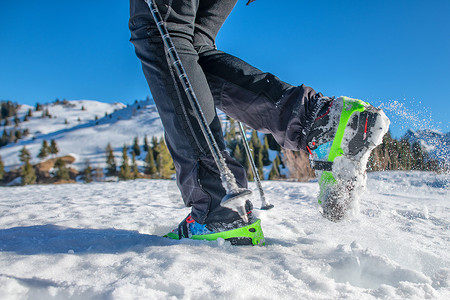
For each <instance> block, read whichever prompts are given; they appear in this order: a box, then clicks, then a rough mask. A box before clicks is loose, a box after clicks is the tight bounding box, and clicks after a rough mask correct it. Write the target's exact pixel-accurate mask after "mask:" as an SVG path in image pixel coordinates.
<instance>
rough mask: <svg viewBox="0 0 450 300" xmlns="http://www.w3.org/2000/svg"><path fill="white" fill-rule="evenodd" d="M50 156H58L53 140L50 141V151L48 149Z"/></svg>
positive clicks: (56, 146)
mask: <svg viewBox="0 0 450 300" xmlns="http://www.w3.org/2000/svg"><path fill="white" fill-rule="evenodd" d="M49 152H50V154H53V155H54V156H56V154H58V152H59V149H58V145H56V142H55V140H51V141H50V149H49Z"/></svg>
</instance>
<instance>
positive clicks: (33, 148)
mask: <svg viewBox="0 0 450 300" xmlns="http://www.w3.org/2000/svg"><path fill="white" fill-rule="evenodd" d="M68 102H69V105H48V106H46V108H48V110H49V113H50V114H51V115H52V118H50V119H49V118H44V119H43V118H41V116H40V114H38V113H35V116H33V117H32V118H30V120H29V121H27V122H23V123H21V127H22V128H23V129H24V128H28V129H29V130H30V136H29V137H28V138H26V139H23V140H19V142H18V143H17V144H9V145H7V146H6V147H3V148H1V149H0V155H1V156H2V158H3V161H4V163H5V165H6V166H7V167H8V168H15V167H17V166H18V165H19V163H20V162H19V158H18V154H19V151H20V149H22V147H23V146H26V147H27V149H28V150H29V151H30V152H31V155H32V157H33V160H32V163H37V162H39V159H37V158H36V157H37V155H38V153H39V149H40V148H41V145H42V141H43V140H47V141H48V142H49V141H50V140H51V139H54V140H55V141H56V143H57V145H58V148H59V154H58V155H68V154H72V155H73V156H74V157H75V158H76V162H75V164H74V165H75V167H78V168H83V166H84V164H85V162H86V160H89V161H90V163H91V165H93V166H100V167H104V166H105V162H106V156H105V149H106V146H107V144H108V143H111V145H112V147H113V148H114V150H115V152H114V154H115V156H116V158H117V160H118V161H120V157H121V149H122V147H123V145H124V144H127V145H128V146H131V144H132V143H133V139H134V137H136V136H138V137H139V140H140V143H141V144H142V143H143V139H144V136H145V135H147V136H148V138H151V137H152V136H157V137H160V136H161V135H162V133H163V128H162V124H161V121H160V119H159V115H158V112H157V111H156V107H155V105H154V104H153V102H151V101H147V102H138V103H135V104H133V105H129V106H125V105H123V104H121V103H115V104H107V103H101V102H97V101H87V100H81V101H68ZM82 107H83V109H84V110H82V109H81V108H82ZM28 109H29V107H26V106H23V107H22V108H21V112H20V114H22V115H23V116H24V115H25V113H26V111H27V110H28ZM105 113H106V114H108V115H107V116H105ZM20 114H19V117H21V115H20ZM96 116H97V117H98V119H97V120H95V117H96ZM78 119H80V121H79V120H78ZM66 123H67V124H66Z"/></svg>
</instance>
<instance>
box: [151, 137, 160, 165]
mask: <svg viewBox="0 0 450 300" xmlns="http://www.w3.org/2000/svg"><path fill="white" fill-rule="evenodd" d="M152 151H153V157H154V159H155V162H156V172H157V173H158V174H159V164H158V159H159V153H160V152H161V147H160V145H159V142H158V139H157V138H156V137H155V136H153V137H152Z"/></svg>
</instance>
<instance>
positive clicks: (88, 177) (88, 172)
mask: <svg viewBox="0 0 450 300" xmlns="http://www.w3.org/2000/svg"><path fill="white" fill-rule="evenodd" d="M83 173H84V182H85V183H89V182H92V168H91V165H90V163H89V160H86V167H85V168H84V171H83Z"/></svg>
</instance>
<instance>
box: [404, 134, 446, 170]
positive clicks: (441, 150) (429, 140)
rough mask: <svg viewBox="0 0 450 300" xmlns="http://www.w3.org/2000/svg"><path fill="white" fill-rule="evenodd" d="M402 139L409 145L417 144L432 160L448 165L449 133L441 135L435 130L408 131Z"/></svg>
mask: <svg viewBox="0 0 450 300" xmlns="http://www.w3.org/2000/svg"><path fill="white" fill-rule="evenodd" d="M403 138H405V139H407V140H408V141H409V142H410V143H411V144H413V143H415V142H419V143H420V144H421V145H422V147H423V148H425V150H426V151H427V152H428V153H429V154H430V156H431V157H432V158H434V159H437V160H441V161H445V162H446V163H447V165H450V132H448V133H446V134H443V133H441V132H438V131H435V130H429V129H426V130H418V131H413V130H408V131H407V132H406V134H405V135H404V136H403Z"/></svg>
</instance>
